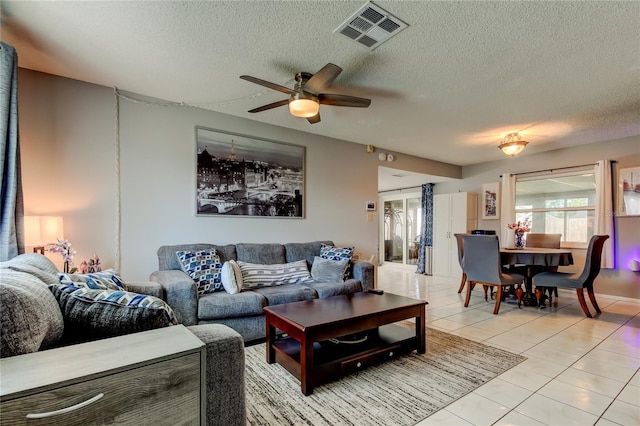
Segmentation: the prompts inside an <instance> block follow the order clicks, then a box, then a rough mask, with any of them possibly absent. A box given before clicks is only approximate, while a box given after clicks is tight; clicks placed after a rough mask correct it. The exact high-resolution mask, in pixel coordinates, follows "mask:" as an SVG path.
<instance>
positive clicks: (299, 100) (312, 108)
mask: <svg viewBox="0 0 640 426" xmlns="http://www.w3.org/2000/svg"><path fill="white" fill-rule="evenodd" d="M318 111H320V104H319V103H318V99H317V98H315V97H309V96H305V94H304V93H302V94H300V93H295V94H293V95H291V100H290V101H289V112H290V113H291V114H292V115H295V116H296V117H303V118H309V117H314V116H316V115H318Z"/></svg>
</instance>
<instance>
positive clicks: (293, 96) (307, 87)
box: [240, 63, 371, 124]
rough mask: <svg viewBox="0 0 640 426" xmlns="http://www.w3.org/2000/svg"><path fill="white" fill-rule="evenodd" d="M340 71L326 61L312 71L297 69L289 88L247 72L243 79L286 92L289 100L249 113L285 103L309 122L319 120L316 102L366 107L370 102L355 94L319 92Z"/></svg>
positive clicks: (298, 115)
mask: <svg viewBox="0 0 640 426" xmlns="http://www.w3.org/2000/svg"><path fill="white" fill-rule="evenodd" d="M341 72H342V68H340V67H339V66H337V65H334V64H331V63H329V64H327V65H325V66H324V67H322V69H321V70H320V71H318V72H317V73H315V74H310V73H308V72H299V73H297V74H296V76H295V79H296V84H295V86H294V88H293V89H289V88H288V87H284V86H281V85H279V84H275V83H271V82H269V81H265V80H261V79H259V78H256V77H251V76H250V75H241V76H240V78H241V79H243V80H247V81H250V82H252V83H255V84H259V85H261V86H264V87H268V88H269V89H273V90H277V91H278V92H282V93H286V94H287V95H290V96H289V99H283V100H281V101H278V102H273V103H270V104H268V105H263V106H261V107H258V108H254V109H252V110H250V111H249V112H251V113H255V112H261V111H266V110H268V109H272V108H277V107H280V106H284V105H287V104H288V105H289V112H291V114H293V115H295V116H296V117H303V118H306V119H307V121H309V123H311V124H314V123H319V122H320V104H323V105H332V106H344V107H357V108H366V107H368V106H369V105H371V99H365V98H359V97H356V96H349V95H339V94H332V93H322V92H323V91H324V90H325V89H326V88H328V87H329V86H331V83H333V80H335V79H336V77H337V76H338V75H339V74H340V73H341Z"/></svg>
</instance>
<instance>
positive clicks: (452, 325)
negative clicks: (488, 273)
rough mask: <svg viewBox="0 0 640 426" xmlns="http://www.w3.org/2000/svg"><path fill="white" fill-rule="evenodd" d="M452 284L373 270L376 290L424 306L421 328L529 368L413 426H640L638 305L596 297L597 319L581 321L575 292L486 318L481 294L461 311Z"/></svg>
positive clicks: (487, 307) (400, 270)
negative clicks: (516, 358)
mask: <svg viewBox="0 0 640 426" xmlns="http://www.w3.org/2000/svg"><path fill="white" fill-rule="evenodd" d="M459 284H460V281H459V279H457V278H444V277H433V276H426V275H420V274H415V273H414V270H413V269H406V268H404V267H398V266H393V265H390V266H387V265H385V266H382V267H380V268H378V286H379V288H381V289H383V290H385V291H387V292H390V293H396V294H401V295H405V296H410V297H416V298H420V299H424V300H427V301H428V302H429V305H427V326H428V327H433V328H437V329H439V330H443V331H446V332H448V333H452V334H457V335H460V336H463V337H466V338H468V339H471V340H475V341H479V342H483V343H485V344H488V345H493V346H497V347H500V348H503V349H505V350H508V351H510V352H514V353H519V354H522V355H524V356H526V357H527V358H528V359H527V360H526V361H525V362H523V363H521V364H520V365H518V366H516V367H514V368H512V369H510V370H509V371H507V372H505V373H503V374H501V375H500V376H498V377H497V378H495V379H494V380H492V381H490V382H488V383H486V384H485V385H483V386H481V387H480V388H478V389H476V390H475V391H474V392H472V393H470V394H468V395H466V396H464V397H462V398H461V399H459V400H457V401H455V402H453V403H451V404H450V405H449V406H447V407H446V408H444V409H442V410H440V411H438V412H437V413H435V414H433V415H432V416H430V417H429V418H427V419H425V420H424V421H422V422H420V423H419V426H423V425H573V424H576V425H593V424H597V425H640V372H639V370H640V300H637V299H626V298H615V297H611V296H606V295H598V294H597V295H596V296H597V300H598V304H599V305H600V308H601V309H602V314H601V315H600V316H598V317H596V318H593V319H590V318H586V317H585V316H584V314H583V312H582V310H581V309H580V305H579V304H578V299H577V298H576V295H575V291H572V290H571V291H569V290H567V291H564V290H560V293H559V298H558V300H557V306H554V307H547V308H545V309H538V308H534V307H523V308H522V309H518V307H517V306H516V305H515V304H510V303H503V304H502V306H501V307H500V312H499V313H498V315H493V314H492V312H493V307H494V302H493V301H489V302H486V301H485V300H484V296H483V295H482V294H483V293H482V288H476V289H474V291H473V293H472V299H471V303H470V304H469V307H468V308H465V307H464V306H463V303H464V292H463V294H458V293H457V290H458V286H459ZM587 305H588V306H590V304H589V302H588V298H587ZM590 307H591V306H590ZM591 308H592V307H591ZM592 313H594V311H593V309H592ZM427 350H429V348H428V347H427Z"/></svg>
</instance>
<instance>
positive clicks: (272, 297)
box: [252, 284, 318, 306]
mask: <svg viewBox="0 0 640 426" xmlns="http://www.w3.org/2000/svg"><path fill="white" fill-rule="evenodd" d="M252 293H257V294H260V295H262V296H264V298H265V299H266V301H267V305H269V306H273V305H282V304H283V303H292V302H301V301H303V300H312V299H315V298H317V297H318V296H317V293H316V291H315V290H314V289H312V288H311V287H307V286H306V284H305V285H300V284H285V285H279V286H276V287H262V288H257V289H255V290H253V291H252Z"/></svg>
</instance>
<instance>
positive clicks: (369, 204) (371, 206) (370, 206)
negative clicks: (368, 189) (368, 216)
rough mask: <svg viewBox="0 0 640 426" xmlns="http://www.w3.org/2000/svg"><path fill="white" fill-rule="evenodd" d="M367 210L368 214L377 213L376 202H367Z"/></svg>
mask: <svg viewBox="0 0 640 426" xmlns="http://www.w3.org/2000/svg"><path fill="white" fill-rule="evenodd" d="M366 209H367V211H368V212H375V211H376V202H375V201H367V205H366Z"/></svg>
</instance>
